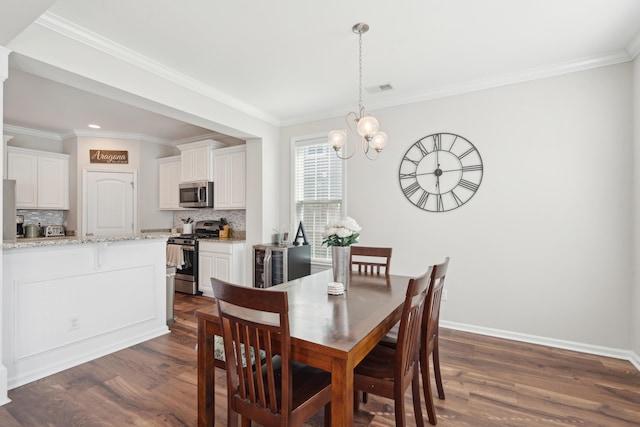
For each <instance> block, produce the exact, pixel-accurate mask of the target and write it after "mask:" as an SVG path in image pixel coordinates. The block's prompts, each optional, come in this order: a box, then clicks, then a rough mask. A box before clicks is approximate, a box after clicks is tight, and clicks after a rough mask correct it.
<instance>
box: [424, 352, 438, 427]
mask: <svg viewBox="0 0 640 427" xmlns="http://www.w3.org/2000/svg"><path fill="white" fill-rule="evenodd" d="M420 370H421V371H422V388H423V390H424V402H425V404H426V406H427V416H428V417H429V423H430V424H433V425H436V424H437V422H438V420H437V418H436V409H435V407H434V406H433V395H432V393H431V378H429V355H428V354H427V352H426V350H424V351H423V350H422V349H421V350H420Z"/></svg>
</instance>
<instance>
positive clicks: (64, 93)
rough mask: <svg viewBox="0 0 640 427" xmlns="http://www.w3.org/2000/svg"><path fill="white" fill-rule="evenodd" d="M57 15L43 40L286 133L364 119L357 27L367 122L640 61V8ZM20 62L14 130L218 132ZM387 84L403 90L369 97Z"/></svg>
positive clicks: (549, 3) (379, 4)
mask: <svg viewBox="0 0 640 427" xmlns="http://www.w3.org/2000/svg"><path fill="white" fill-rule="evenodd" d="M4 1H6V0H3V2H4ZM10 3H11V7H15V8H20V7H21V6H22V5H21V3H22V2H15V1H13V0H11V1H10ZM52 3H53V4H52V6H51V7H50V8H49V9H48V10H47V11H46V13H45V14H44V15H43V16H42V17H41V18H40V19H38V20H37V21H36V23H33V24H31V25H32V26H33V25H36V26H37V25H43V23H45V22H49V21H52V20H53V21H56V22H58V23H64V24H65V25H66V26H67V27H69V28H73V30H74V31H76V32H78V33H82V34H84V35H85V36H87V37H93V39H99V40H100V41H101V42H102V43H107V44H111V45H112V46H115V47H117V48H118V49H124V48H126V49H127V50H129V51H131V52H133V53H135V55H137V56H138V57H140V58H143V59H145V60H147V61H149V63H155V64H160V65H161V66H163V67H166V69H169V70H171V71H172V73H173V74H174V75H177V76H180V77H181V78H188V79H191V80H192V81H195V82H198V84H199V85H200V86H199V87H205V88H210V89H211V93H213V94H214V96H216V97H217V98H218V99H220V100H222V101H224V102H226V103H227V104H230V105H232V104H235V105H242V106H245V107H246V110H248V111H253V112H255V115H256V117H260V118H262V119H264V120H267V121H269V122H271V123H274V124H276V125H280V126H282V125H289V124H295V123H302V122H305V121H309V120H316V119H321V118H326V117H335V116H341V115H343V114H345V113H346V112H347V111H350V110H354V109H356V107H357V100H358V37H357V35H355V34H354V33H353V32H352V30H351V27H352V26H353V25H354V24H355V23H357V22H366V23H367V24H369V26H370V30H369V32H368V33H366V34H365V35H364V36H363V50H364V52H363V86H364V88H365V89H363V101H364V104H365V105H366V106H367V109H368V110H375V109H376V108H382V107H388V106H394V105H401V104H406V103H411V102H416V101H421V100H426V99H433V98H437V97H442V96H447V95H452V94H457V93H463V92H469V91H474V90H481V89H485V88H489V87H495V86H500V85H504V84H510V83H515V82H520V81H526V80H531V79H536V78H542V77H547V76H551V75H557V74H562V73H566V72H571V71H577V70H581V69H587V68H591V67H595V66H602V65H608V64H614V63H620V62H625V61H629V60H630V59H632V58H633V57H635V55H636V54H637V53H638V51H640V1H637V0H562V1H558V0H483V1H477V0H403V1H402V2H390V1H388V0H352V1H348V2H345V1H344V0H342V1H340V0H325V1H323V2H313V3H312V2H304V1H299V0H298V1H296V0H280V1H275V2H274V1H271V2H256V1H250V0H237V1H233V2H229V1H222V0H188V1H181V2H177V1H175V0H136V1H131V0H59V1H56V2H52ZM47 7H48V5H47ZM20 37H21V34H18V35H17V37H16V39H19V38H20ZM7 47H9V48H10V49H11V48H12V43H11V42H9V43H7ZM13 57H15V58H19V52H18V51H17V52H16V53H15V54H12V56H10V65H12V68H11V69H10V75H9V79H7V81H6V82H5V99H4V113H5V123H6V124H9V125H15V126H24V127H29V128H34V129H41V130H46V131H50V132H55V133H60V134H64V133H66V132H69V131H70V130H73V129H86V125H87V124H88V123H89V122H95V121H98V122H101V123H100V124H101V125H103V129H104V128H105V127H106V129H108V130H110V131H112V132H126V133H138V134H145V135H149V136H151V137H154V138H158V139H160V140H168V141H175V140H184V139H188V138H192V137H195V136H198V135H203V134H206V133H210V132H211V131H210V130H207V129H203V128H200V127H197V126H193V125H192V124H189V123H185V122H182V121H179V120H175V119H171V118H168V117H165V116H161V115H158V114H155V113H151V112H149V111H145V110H141V109H138V108H136V107H133V106H130V105H125V104H121V103H119V102H117V101H114V100H110V99H108V98H106V97H103V96H98V95H95V94H91V93H88V92H84V91H82V90H80V89H75V88H72V87H70V86H65V85H62V84H60V83H55V82H53V81H50V80H47V79H43V78H41V77H37V76H34V75H31V74H28V73H25V72H23V71H20V70H19V69H18V68H19V67H17V66H16V65H15V64H14V60H13ZM385 84H390V85H391V86H392V87H393V89H392V90H389V91H384V92H379V93H369V91H368V90H366V88H369V87H376V86H380V85H385Z"/></svg>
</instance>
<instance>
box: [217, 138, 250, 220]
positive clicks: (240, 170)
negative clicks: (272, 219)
mask: <svg viewBox="0 0 640 427" xmlns="http://www.w3.org/2000/svg"><path fill="white" fill-rule="evenodd" d="M245 165H246V147H245V146H244V145H242V146H235V147H229V148H222V149H219V150H214V152H213V175H214V178H213V188H214V190H213V206H214V208H215V209H244V208H245V207H246V194H245V187H246V166H245Z"/></svg>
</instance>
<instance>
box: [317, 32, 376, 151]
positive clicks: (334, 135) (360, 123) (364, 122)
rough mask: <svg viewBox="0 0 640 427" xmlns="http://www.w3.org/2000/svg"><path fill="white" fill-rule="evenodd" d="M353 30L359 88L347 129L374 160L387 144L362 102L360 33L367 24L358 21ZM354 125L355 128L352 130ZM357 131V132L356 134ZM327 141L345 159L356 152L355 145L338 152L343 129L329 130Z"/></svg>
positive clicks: (343, 132)
mask: <svg viewBox="0 0 640 427" xmlns="http://www.w3.org/2000/svg"><path fill="white" fill-rule="evenodd" d="M352 30H353V32H354V33H356V34H358V49H359V75H358V77H359V88H358V90H359V91H358V113H355V112H353V111H352V112H350V113H347V115H346V116H345V121H346V123H347V129H348V130H349V134H350V135H352V136H353V137H354V138H355V139H356V141H357V140H358V138H359V139H360V148H361V149H362V151H363V152H364V154H365V156H366V157H367V158H368V159H369V160H375V159H377V158H378V154H379V153H380V151H382V148H384V146H385V145H386V144H387V134H386V133H384V132H382V131H379V130H378V128H379V124H378V120H376V118H375V117H373V116H372V115H370V114H369V113H367V112H366V111H365V109H364V105H363V104H362V35H363V34H364V33H366V32H367V31H369V26H368V25H367V24H363V23H358V24H355V25H354V26H353V28H352ZM354 125H355V130H354ZM356 131H357V134H356ZM329 142H330V143H331V146H332V147H333V149H334V150H335V151H336V155H337V156H338V157H339V158H341V159H343V160H347V159H350V158H351V157H353V155H354V154H355V152H356V146H357V144H356V146H354V148H353V152H352V153H351V154H349V155H347V156H341V155H340V153H339V152H338V151H339V150H340V149H341V148H342V146H344V145H345V144H346V142H347V133H346V132H345V131H344V130H332V131H331V132H329ZM370 149H373V150H375V152H376V154H375V155H374V156H373V157H372V156H371V155H370V153H369V151H370Z"/></svg>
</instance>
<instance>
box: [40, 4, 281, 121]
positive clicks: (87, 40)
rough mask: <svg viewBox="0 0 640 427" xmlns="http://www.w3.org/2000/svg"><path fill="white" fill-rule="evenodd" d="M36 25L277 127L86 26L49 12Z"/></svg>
mask: <svg viewBox="0 0 640 427" xmlns="http://www.w3.org/2000/svg"><path fill="white" fill-rule="evenodd" d="M35 23H36V24H38V25H40V26H42V27H44V28H47V29H49V30H51V31H54V32H56V33H58V34H61V35H63V36H65V37H68V38H70V39H72V40H75V41H77V42H80V43H82V44H84V45H86V46H89V47H91V48H93V49H96V50H99V51H101V52H103V53H105V54H107V55H110V56H112V57H114V58H117V59H119V60H121V61H125V62H127V63H129V64H131V65H134V66H136V67H138V68H140V69H143V70H145V71H147V72H150V73H152V74H155V75H157V76H159V77H161V78H163V79H165V80H169V81H171V82H174V83H176V84H178V85H180V86H182V87H184V88H186V89H189V90H192V91H194V92H197V93H199V94H201V95H204V96H206V97H208V98H210V99H212V100H214V101H216V102H220V103H222V104H224V105H227V106H228V107H231V108H234V109H236V110H239V111H241V112H243V113H246V114H248V115H250V116H252V117H255V118H257V119H260V120H263V121H265V122H268V123H270V124H272V125H275V126H279V125H280V123H279V120H278V119H277V118H276V117H274V116H272V115H270V114H268V113H266V112H264V111H261V110H259V109H257V108H254V107H251V106H249V105H247V104H245V103H243V102H241V101H239V100H237V99H236V98H233V97H232V96H230V95H228V94H226V93H224V92H222V91H219V90H217V89H215V88H213V87H211V86H209V85H206V84H204V83H202V82H201V81H198V80H196V79H194V78H191V77H189V76H187V75H185V74H182V73H180V72H178V71H176V70H174V69H172V68H169V67H167V66H165V65H162V64H161V63H159V62H157V61H154V60H152V59H151V58H148V57H146V56H144V55H141V54H140V53H138V52H135V51H133V50H131V49H129V48H127V47H125V46H122V45H120V44H117V43H115V42H113V41H111V40H109V39H107V38H105V37H102V36H100V35H99V34H96V33H93V32H91V31H89V30H87V29H86V28H83V27H81V26H79V25H76V24H74V23H73V22H71V21H68V20H66V19H64V18H62V17H60V16H58V15H55V14H53V13H51V12H45V13H44V14H42V15H41V16H40V17H39V18H38V19H37V20H36V21H35Z"/></svg>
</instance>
